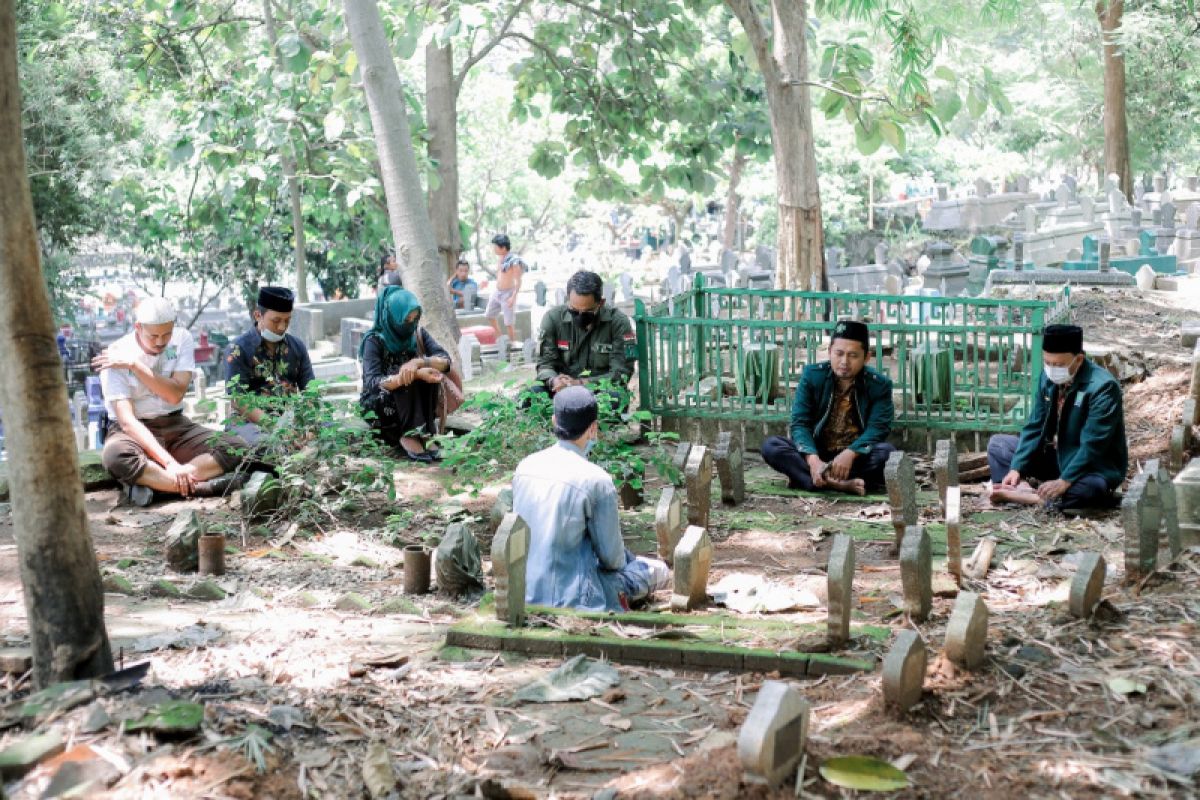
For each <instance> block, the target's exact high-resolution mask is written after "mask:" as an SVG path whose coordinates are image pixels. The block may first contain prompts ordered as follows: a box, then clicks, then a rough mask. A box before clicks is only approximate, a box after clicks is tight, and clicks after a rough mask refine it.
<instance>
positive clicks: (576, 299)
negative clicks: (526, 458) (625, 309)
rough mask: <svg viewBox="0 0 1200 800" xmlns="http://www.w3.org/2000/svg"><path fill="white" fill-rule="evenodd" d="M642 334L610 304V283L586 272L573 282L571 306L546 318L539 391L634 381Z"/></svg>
mask: <svg viewBox="0 0 1200 800" xmlns="http://www.w3.org/2000/svg"><path fill="white" fill-rule="evenodd" d="M636 359H637V335H636V334H635V333H634V331H633V324H632V323H631V322H630V321H629V317H627V316H625V314H624V313H622V312H621V311H620V310H618V309H615V308H609V307H608V306H607V305H605V303H604V282H603V281H602V280H601V279H600V276H599V275H597V274H596V273H594V272H587V271H585V270H580V271H579V272H576V273H575V274H574V275H572V276H571V278H570V280H568V281H567V302H566V303H565V304H563V305H561V306H555V307H554V308H552V309H550V310H549V311H547V312H546V316H545V317H543V318H542V327H541V332H540V334H539V339H538V360H537V380H538V382H537V384H536V385H535V386H534V387H533V388H534V389H535V390H539V391H541V390H545V391H547V392H549V393H550V394H552V395H554V394H558V392H560V391H561V390H563V389H565V388H567V387H568V386H582V385H585V384H594V383H596V382H598V381H601V380H609V381H611V382H612V383H614V384H617V385H619V386H624V385H625V384H626V383H628V382H629V378H630V376H631V375H632V374H633V365H634V362H635V361H636Z"/></svg>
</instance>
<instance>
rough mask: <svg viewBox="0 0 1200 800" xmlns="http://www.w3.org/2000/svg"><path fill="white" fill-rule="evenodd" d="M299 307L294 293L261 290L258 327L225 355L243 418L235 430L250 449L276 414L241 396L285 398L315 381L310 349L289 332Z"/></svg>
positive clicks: (228, 376) (270, 288) (271, 288)
mask: <svg viewBox="0 0 1200 800" xmlns="http://www.w3.org/2000/svg"><path fill="white" fill-rule="evenodd" d="M294 304H295V296H294V295H293V294H292V291H291V290H290V289H285V288H283V287H281V286H264V287H262V288H261V289H259V290H258V306H257V308H255V310H254V327H253V328H251V329H250V330H248V331H246V332H245V333H243V334H242V335H241V336H239V337H238V338H236V339H234V340H233V343H232V344H231V345H230V346H229V352H228V353H227V354H226V356H225V391H226V392H227V393H228V394H229V396H230V397H231V398H233V404H234V407H235V409H236V410H237V413H238V414H239V416H240V417H241V420H242V421H241V422H240V423H239V424H236V425H233V426H231V427H230V430H231V431H232V432H233V433H236V434H237V435H238V436H240V437H241V438H242V439H244V440H246V442H248V443H249V444H251V445H253V444H257V443H258V441H259V440H260V439H262V437H263V435H264V433H263V427H264V426H266V425H267V424H268V423H269V422H271V421H272V420H271V419H270V417H271V411H270V409H269V408H264V407H263V404H253V403H246V402H239V401H238V396H239V395H243V396H244V395H247V394H251V395H261V396H266V397H282V396H284V395H289V394H295V393H297V392H302V391H304V388H305V387H306V386H308V384H309V381H311V380H312V379H313V368H312V362H311V361H310V360H309V358H308V348H306V347H305V346H304V342H302V341H300V340H299V339H297V338H296V337H295V336H292V335H291V334H290V333H288V332H287V329H288V325H290V324H291V321H292V307H293V305H294ZM264 419H266V420H267V422H264Z"/></svg>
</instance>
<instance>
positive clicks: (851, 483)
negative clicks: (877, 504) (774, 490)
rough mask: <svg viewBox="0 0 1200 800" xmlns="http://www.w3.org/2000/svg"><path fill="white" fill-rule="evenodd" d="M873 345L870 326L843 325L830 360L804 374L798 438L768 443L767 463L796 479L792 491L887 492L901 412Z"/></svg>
mask: <svg viewBox="0 0 1200 800" xmlns="http://www.w3.org/2000/svg"><path fill="white" fill-rule="evenodd" d="M870 342H871V340H870V331H869V330H868V329H867V326H866V325H864V324H863V323H861V322H856V321H853V320H842V321H840V322H838V323H837V325H836V327H834V329H833V336H832V339H831V340H830V342H829V360H828V361H822V362H820V363H819V364H809V365H808V366H807V367H805V368H804V371H803V372H802V373H801V374H800V385H799V386H797V387H796V399H795V400H794V401H793V403H792V425H791V438H790V439H788V438H785V437H783V436H772V437H771V438H770V439H767V441H765V442H763V446H762V457H763V461H765V462H767V465H768V466H770V467H771V468H772V469H774V470H777V471H779V472H782V473H783V474H784V475H786V476H787V477H788V488H789V489H807V490H809V491H814V490H815V491H823V490H830V489H832V490H833V491H837V492H846V493H847V494H857V495H863V494H866V493H867V491H868V490H876V489H880V488H882V487H883V485H884V478H883V468H884V467H885V466H886V465H887V460H888V456H889V455H891V454H892V452H893V451H894V450H895V449H896V448H894V447H892V446H891V445H890V444H888V443H887V441H886V440H887V437H888V434H889V433H891V430H892V419H893V418H894V417H895V415H896V407H895V405H894V404H893V402H892V381H891V379H889V378H888V377H887V376H886V375H883V374H882V373H880V372H877V371H875V370H874V369H872V368H871V367H868V366H867V359H868V358H869V356H870V352H871V344H870Z"/></svg>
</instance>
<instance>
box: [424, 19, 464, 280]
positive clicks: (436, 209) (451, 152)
mask: <svg viewBox="0 0 1200 800" xmlns="http://www.w3.org/2000/svg"><path fill="white" fill-rule="evenodd" d="M425 124H426V127H427V128H428V130H429V158H430V159H431V160H433V161H434V162H435V163H436V164H437V168H436V169H437V172H436V178H434V177H432V176H431V177H430V180H429V220H430V222H432V223H433V236H434V238H435V239H436V240H437V248H438V255H439V256H441V258H442V264H443V271H444V273H445V274H446V275H447V276H449V275H450V274H451V273H453V272H454V265H455V263H456V262H457V261H458V255H459V253H461V252H462V233H461V232H460V230H459V227H458V110H457V103H456V102H455V91H454V51H453V50H452V49H451V47H450V45H446V46H445V47H438V46H437V42H436V39H430V41H429V44H428V45H426V46H425Z"/></svg>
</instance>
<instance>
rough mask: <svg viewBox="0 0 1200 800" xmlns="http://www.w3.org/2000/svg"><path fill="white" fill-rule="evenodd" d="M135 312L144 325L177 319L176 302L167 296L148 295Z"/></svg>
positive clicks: (163, 323)
mask: <svg viewBox="0 0 1200 800" xmlns="http://www.w3.org/2000/svg"><path fill="white" fill-rule="evenodd" d="M134 314H135V315H136V318H137V321H138V322H140V323H141V324H142V325H165V324H166V323H168V322H174V321H175V304H174V303H172V302H171V301H170V300H168V299H167V298H165V297H147V298H146V299H145V300H143V301H142V302H140V303H138V306H137V310H136V311H135V312H134Z"/></svg>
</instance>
